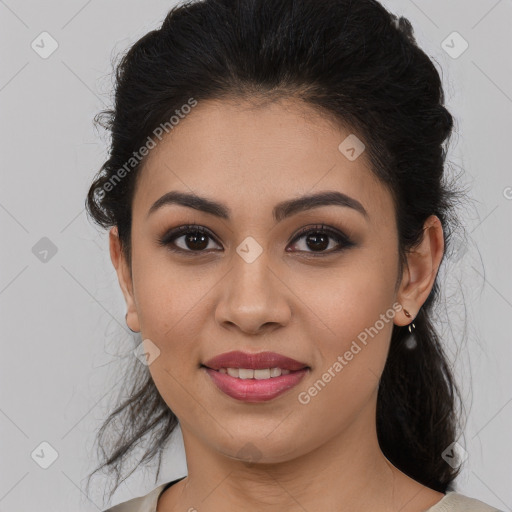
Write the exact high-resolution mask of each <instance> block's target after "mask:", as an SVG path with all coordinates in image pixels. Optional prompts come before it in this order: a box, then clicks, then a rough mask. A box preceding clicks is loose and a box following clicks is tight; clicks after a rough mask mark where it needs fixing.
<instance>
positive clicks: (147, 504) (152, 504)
mask: <svg viewBox="0 0 512 512" xmlns="http://www.w3.org/2000/svg"><path fill="white" fill-rule="evenodd" d="M167 485H168V484H167V483H165V484H162V485H159V486H158V487H157V488H156V489H153V490H152V491H151V492H150V493H148V494H146V495H145V496H140V497H138V498H134V499H132V500H128V501H123V502H122V503H119V504H118V505H115V506H113V507H111V508H109V509H107V510H105V511H104V512H155V510H156V504H157V502H158V497H159V496H160V494H161V493H162V491H163V490H164V489H165V487H166V486H167Z"/></svg>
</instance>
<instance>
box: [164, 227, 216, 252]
mask: <svg viewBox="0 0 512 512" xmlns="http://www.w3.org/2000/svg"><path fill="white" fill-rule="evenodd" d="M180 238H183V239H184V240H183V242H182V246H181V247H180V246H179V245H177V244H176V241H177V240H179V239H180ZM208 239H211V240H215V238H214V236H213V235H212V234H211V232H210V231H209V230H208V229H206V228H205V227H204V226H200V225H198V224H188V225H186V226H179V227H178V228H174V229H171V230H170V231H168V232H167V233H165V235H164V236H163V237H162V238H160V239H159V240H158V243H159V244H160V245H162V246H165V247H167V248H168V249H169V250H170V251H174V252H181V253H188V254H194V253H204V252H210V250H211V249H209V250H208V251H206V250H205V249H207V247H208V245H209V242H208Z"/></svg>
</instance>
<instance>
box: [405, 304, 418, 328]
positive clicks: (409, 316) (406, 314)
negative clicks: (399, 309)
mask: <svg viewBox="0 0 512 512" xmlns="http://www.w3.org/2000/svg"><path fill="white" fill-rule="evenodd" d="M404 315H405V316H406V317H407V318H411V314H410V313H409V311H407V309H405V308H404ZM415 328H416V326H415V325H414V323H412V329H415ZM412 329H411V324H409V332H410V333H412Z"/></svg>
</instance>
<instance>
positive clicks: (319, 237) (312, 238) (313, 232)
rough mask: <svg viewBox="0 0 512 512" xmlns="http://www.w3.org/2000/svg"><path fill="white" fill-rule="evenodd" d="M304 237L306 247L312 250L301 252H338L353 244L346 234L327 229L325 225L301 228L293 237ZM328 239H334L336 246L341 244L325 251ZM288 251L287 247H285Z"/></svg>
mask: <svg viewBox="0 0 512 512" xmlns="http://www.w3.org/2000/svg"><path fill="white" fill-rule="evenodd" d="M303 238H304V239H305V244H307V247H310V248H311V247H312V248H313V250H312V251H307V250H304V251H302V252H311V253H313V254H314V253H320V254H326V253H327V254H330V253H333V252H338V251H341V250H343V249H346V248H348V247H350V246H352V245H353V243H352V242H351V241H350V240H349V239H348V237H347V236H346V235H344V234H343V233H340V232H338V231H335V230H332V229H329V228H327V227H325V226H317V227H314V228H305V229H303V230H302V231H301V232H300V233H299V234H298V235H297V236H296V237H295V238H294V242H295V241H296V240H302V239H303ZM329 239H331V240H334V242H336V244H337V245H338V246H341V247H340V248H338V249H332V248H331V250H329V251H326V249H327V248H328V247H329ZM287 251H288V249H287Z"/></svg>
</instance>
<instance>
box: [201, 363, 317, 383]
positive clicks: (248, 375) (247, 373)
mask: <svg viewBox="0 0 512 512" xmlns="http://www.w3.org/2000/svg"><path fill="white" fill-rule="evenodd" d="M201 367H202V368H207V369H208V370H212V371H214V372H217V373H222V374H225V375H229V376H230V377H233V378H235V379H241V380H249V379H252V380H267V379H275V378H277V377H281V376H282V375H289V374H290V373H298V372H302V371H304V370H311V368H310V367H309V366H304V367H303V368H300V369H298V370H289V369H287V368H279V367H273V368H258V369H254V368H229V367H228V368H210V367H208V366H206V365H204V364H202V365H201Z"/></svg>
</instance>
